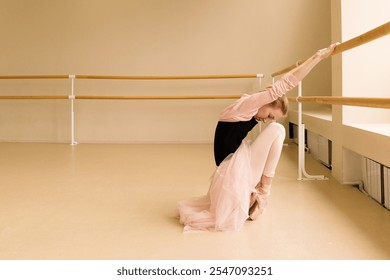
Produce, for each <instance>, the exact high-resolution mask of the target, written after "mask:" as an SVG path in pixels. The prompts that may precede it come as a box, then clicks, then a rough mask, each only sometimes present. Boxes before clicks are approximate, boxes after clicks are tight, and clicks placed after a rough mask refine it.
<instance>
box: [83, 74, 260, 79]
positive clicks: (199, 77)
mask: <svg viewBox="0 0 390 280" xmlns="http://www.w3.org/2000/svg"><path fill="white" fill-rule="evenodd" d="M263 77H264V75H263V74H236V75H195V76H103V75H76V78H77V79H107V80H110V79H111V80H114V79H116V80H204V79H249V78H263Z"/></svg>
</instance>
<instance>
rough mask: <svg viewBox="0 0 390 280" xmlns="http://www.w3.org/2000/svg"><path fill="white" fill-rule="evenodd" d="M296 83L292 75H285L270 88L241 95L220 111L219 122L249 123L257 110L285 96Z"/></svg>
mask: <svg viewBox="0 0 390 280" xmlns="http://www.w3.org/2000/svg"><path fill="white" fill-rule="evenodd" d="M298 83H299V80H298V79H297V78H296V77H295V76H294V75H293V74H291V73H287V74H285V75H284V76H283V77H282V78H281V79H280V80H278V81H276V82H275V83H274V84H273V85H272V88H268V89H266V90H264V91H261V92H257V93H254V94H244V95H242V96H241V98H240V99H238V100H237V101H235V102H234V103H233V104H231V105H230V106H228V107H227V108H226V109H224V110H223V111H222V113H221V114H220V116H219V120H220V121H224V122H239V121H249V120H250V119H252V118H253V116H255V115H256V114H257V112H258V110H259V108H261V107H263V106H264V105H266V104H269V103H271V102H273V101H274V100H276V99H277V98H278V97H281V96H282V95H284V94H286V93H287V92H288V91H290V90H292V89H293V88H294V87H296V86H297V85H298Z"/></svg>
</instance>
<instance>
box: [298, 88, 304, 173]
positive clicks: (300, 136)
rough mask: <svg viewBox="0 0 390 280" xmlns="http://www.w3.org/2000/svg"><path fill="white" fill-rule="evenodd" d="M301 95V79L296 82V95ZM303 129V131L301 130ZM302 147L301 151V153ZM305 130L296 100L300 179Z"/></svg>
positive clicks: (299, 104)
mask: <svg viewBox="0 0 390 280" xmlns="http://www.w3.org/2000/svg"><path fill="white" fill-rule="evenodd" d="M300 96H302V81H299V84H298V97H300ZM302 130H303V131H302ZM302 149H303V153H302ZM304 153H305V130H304V126H303V124H302V103H301V102H298V180H302V163H303V161H304V160H305V159H304V158H303V157H304V155H305V154H304Z"/></svg>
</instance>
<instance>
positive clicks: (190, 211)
mask: <svg viewBox="0 0 390 280" xmlns="http://www.w3.org/2000/svg"><path fill="white" fill-rule="evenodd" d="M250 156H251V155H250V150H249V143H248V142H247V141H243V142H242V143H241V145H240V147H239V148H238V149H237V151H236V152H235V153H234V154H231V155H229V156H228V157H227V158H226V159H225V160H224V161H223V162H222V163H221V164H220V165H219V167H218V168H217V170H216V171H215V172H214V175H213V177H212V181H211V185H210V188H209V191H208V193H207V194H206V195H205V196H201V197H198V198H194V199H189V200H183V201H180V202H179V203H178V210H179V214H180V223H182V224H183V225H184V231H239V230H240V229H241V228H242V226H243V225H244V223H245V221H246V220H247V219H248V209H249V203H250V195H251V193H252V192H253V191H255V186H256V183H255V182H254V180H253V174H252V168H251V166H250Z"/></svg>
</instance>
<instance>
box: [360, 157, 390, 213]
mask: <svg viewBox="0 0 390 280" xmlns="http://www.w3.org/2000/svg"><path fill="white" fill-rule="evenodd" d="M363 182H364V190H365V191H366V192H367V193H368V195H369V196H371V197H372V198H373V199H375V200H376V201H378V202H379V203H380V204H382V205H383V206H385V207H386V208H387V209H390V169H389V168H388V167H386V166H384V165H382V164H380V163H378V162H376V161H373V160H371V159H368V158H364V160H363Z"/></svg>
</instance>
